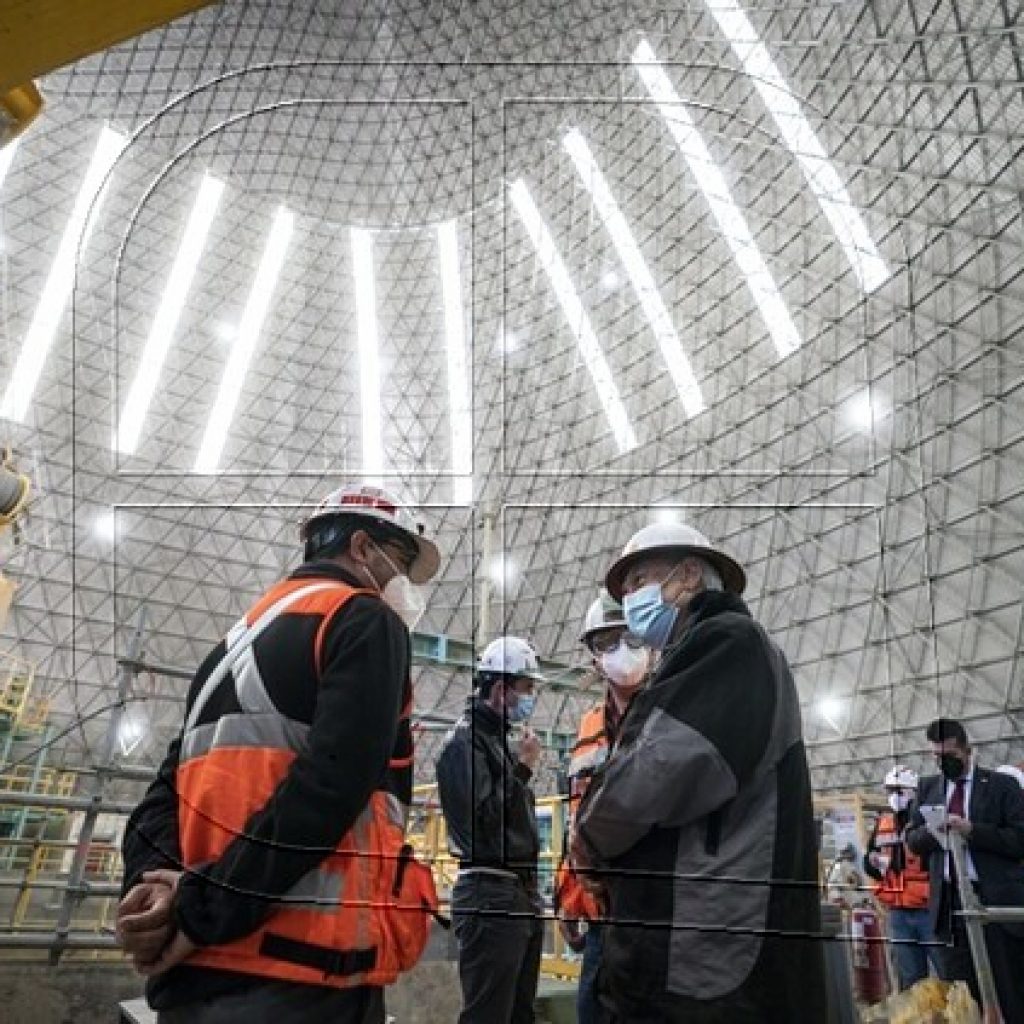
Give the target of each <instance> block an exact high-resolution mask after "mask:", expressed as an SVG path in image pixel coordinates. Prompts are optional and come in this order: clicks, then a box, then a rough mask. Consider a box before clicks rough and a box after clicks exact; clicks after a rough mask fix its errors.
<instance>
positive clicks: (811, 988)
mask: <svg viewBox="0 0 1024 1024" xmlns="http://www.w3.org/2000/svg"><path fill="white" fill-rule="evenodd" d="M577 823H578V829H579V836H580V840H581V842H582V844H583V845H584V847H585V849H588V850H589V851H590V854H591V859H592V861H593V863H594V864H595V866H597V867H598V868H602V866H603V870H604V874H605V878H606V879H607V884H608V889H609V897H610V908H609V913H608V922H607V924H606V925H605V927H604V929H603V935H604V952H603V959H602V971H603V972H604V975H605V978H606V984H607V986H608V989H609V992H610V993H611V994H612V995H613V999H614V1001H615V1002H616V1004H617V1009H618V1011H619V1015H620V1016H621V1017H622V1019H623V1020H630V1019H634V1018H636V1017H641V1016H643V1019H645V1020H646V1019H649V1018H651V1017H652V1007H653V1008H654V1010H653V1012H657V1009H658V1008H659V1007H662V1006H663V1007H664V1016H665V1019H672V1020H676V1019H680V1020H682V1019H688V1017H689V1016H692V1017H693V1018H694V1019H695V1020H705V1019H708V1020H710V1019H711V1018H712V1017H713V1018H714V1019H715V1020H723V1021H728V1020H739V1019H742V1020H755V1019H756V1020H759V1021H764V1022H766V1024H767V1022H779V1024H798V1022H806V1024H820V1022H821V1021H823V1020H825V1019H826V1017H827V1012H826V1008H825V981H824V960H823V953H822V949H821V943H820V941H819V940H818V936H819V935H820V927H821V926H820V897H819V890H818V856H817V845H816V840H815V831H814V818H813V813H812V809H811V786H810V778H809V772H808V768H807V759H806V755H805V753H804V745H803V739H802V736H801V719H800V707H799V703H798V700H797V693H796V687H795V686H794V683H793V679H792V676H791V675H790V672H789V667H788V666H787V664H786V659H785V657H784V656H783V654H782V652H781V651H780V650H779V648H778V647H777V646H776V645H775V644H774V643H772V641H771V640H770V639H769V638H768V636H767V635H766V634H765V632H764V630H763V629H762V628H761V627H760V626H759V625H758V624H757V623H756V622H754V621H753V619H752V618H751V617H750V612H749V611H748V610H747V606H746V605H745V604H744V603H743V601H742V600H740V598H738V597H736V596H734V595H732V594H727V593H722V592H705V593H703V594H701V595H699V596H698V597H697V598H696V599H695V600H694V601H693V602H691V605H690V619H689V621H688V623H687V627H686V629H685V631H684V633H683V635H682V637H681V639H680V640H679V641H678V642H676V643H675V644H674V645H673V646H672V647H670V648H669V649H668V650H666V652H665V654H664V656H663V658H662V661H661V664H660V665H659V666H658V668H657V669H656V670H655V674H654V676H653V678H652V679H651V681H650V683H649V684H648V685H647V687H646V688H645V689H644V690H642V691H641V692H640V693H639V694H638V695H637V696H636V697H635V698H634V699H633V702H632V704H631V705H630V708H629V711H628V713H627V715H626V719H625V722H624V724H623V727H622V732H621V734H620V738H619V743H618V746H617V747H616V748H615V750H614V751H613V753H612V756H611V758H610V759H609V760H608V762H607V763H606V764H605V766H604V767H603V768H602V769H601V770H600V771H599V772H598V773H597V775H595V777H594V781H593V782H592V783H591V786H590V789H589V790H588V792H587V794H586V796H585V797H584V799H583V803H582V804H581V806H580V809H579V812H578V816H577ZM644 1014H647V1016H644Z"/></svg>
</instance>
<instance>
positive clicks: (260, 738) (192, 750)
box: [178, 711, 309, 764]
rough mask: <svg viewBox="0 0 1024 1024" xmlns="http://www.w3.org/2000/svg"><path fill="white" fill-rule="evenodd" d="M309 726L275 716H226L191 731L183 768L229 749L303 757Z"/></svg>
mask: <svg viewBox="0 0 1024 1024" xmlns="http://www.w3.org/2000/svg"><path fill="white" fill-rule="evenodd" d="M308 737H309V726H308V725H306V724H305V722H296V721H295V720H294V719H291V718H285V717H284V715H280V714H278V713H277V712H276V711H275V712H273V713H272V714H264V715H246V714H233V715H222V716H221V717H220V718H218V719H217V721H216V722H210V723H209V724H207V725H199V726H196V727H195V728H194V729H191V730H190V731H189V732H188V733H187V734H186V735H185V737H184V739H182V741H181V751H180V753H179V755H178V762H179V764H184V763H185V762H186V761H189V760H191V759H192V758H196V757H202V756H203V755H205V754H208V753H210V751H211V750H222V749H224V748H225V747H266V748H270V749H271V750H290V751H294V752H295V753H300V752H301V751H303V750H305V749H306V745H307V741H308Z"/></svg>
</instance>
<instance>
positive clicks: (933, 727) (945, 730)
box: [925, 718, 969, 747]
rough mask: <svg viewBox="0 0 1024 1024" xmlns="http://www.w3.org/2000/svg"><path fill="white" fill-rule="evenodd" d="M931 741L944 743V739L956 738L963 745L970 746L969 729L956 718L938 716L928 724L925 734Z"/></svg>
mask: <svg viewBox="0 0 1024 1024" xmlns="http://www.w3.org/2000/svg"><path fill="white" fill-rule="evenodd" d="M925 735H926V736H927V737H928V742H929V743H942V742H943V740H956V742H957V743H959V744H960V746H961V747H966V746H969V743H968V740H967V730H966V729H965V728H964V727H963V726H962V725H961V724H960V723H959V722H958V721H957V720H956V719H955V718H936V719H935V721H934V722H932V723H931V724H930V725H929V726H928V732H927V733H926V734H925Z"/></svg>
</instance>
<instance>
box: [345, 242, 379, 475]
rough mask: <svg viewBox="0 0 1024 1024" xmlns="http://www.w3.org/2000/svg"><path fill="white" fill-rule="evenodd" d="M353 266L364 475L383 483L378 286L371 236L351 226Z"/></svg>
mask: <svg viewBox="0 0 1024 1024" xmlns="http://www.w3.org/2000/svg"><path fill="white" fill-rule="evenodd" d="M352 267H353V271H354V275H355V288H356V332H357V335H358V343H359V394H360V397H361V400H362V413H363V478H364V480H365V481H366V483H368V484H371V485H373V486H375V487H382V486H383V484H384V434H383V424H382V412H381V400H380V379H381V376H380V339H379V337H378V334H377V289H376V284H375V279H374V274H373V235H371V234H370V232H369V231H366V230H364V229H363V228H353V229H352Z"/></svg>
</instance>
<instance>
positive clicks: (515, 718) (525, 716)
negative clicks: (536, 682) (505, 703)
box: [505, 693, 537, 722]
mask: <svg viewBox="0 0 1024 1024" xmlns="http://www.w3.org/2000/svg"><path fill="white" fill-rule="evenodd" d="M536 705H537V697H536V696H535V695H534V694H532V693H520V694H517V695H516V702H515V704H513V705H512V707H510V708H508V709H507V711H506V712H505V715H506V717H507V718H508V720H509V721H510V722H526V721H529V718H530V716H531V715H532V714H533V709H534V708H535V707H536Z"/></svg>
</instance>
